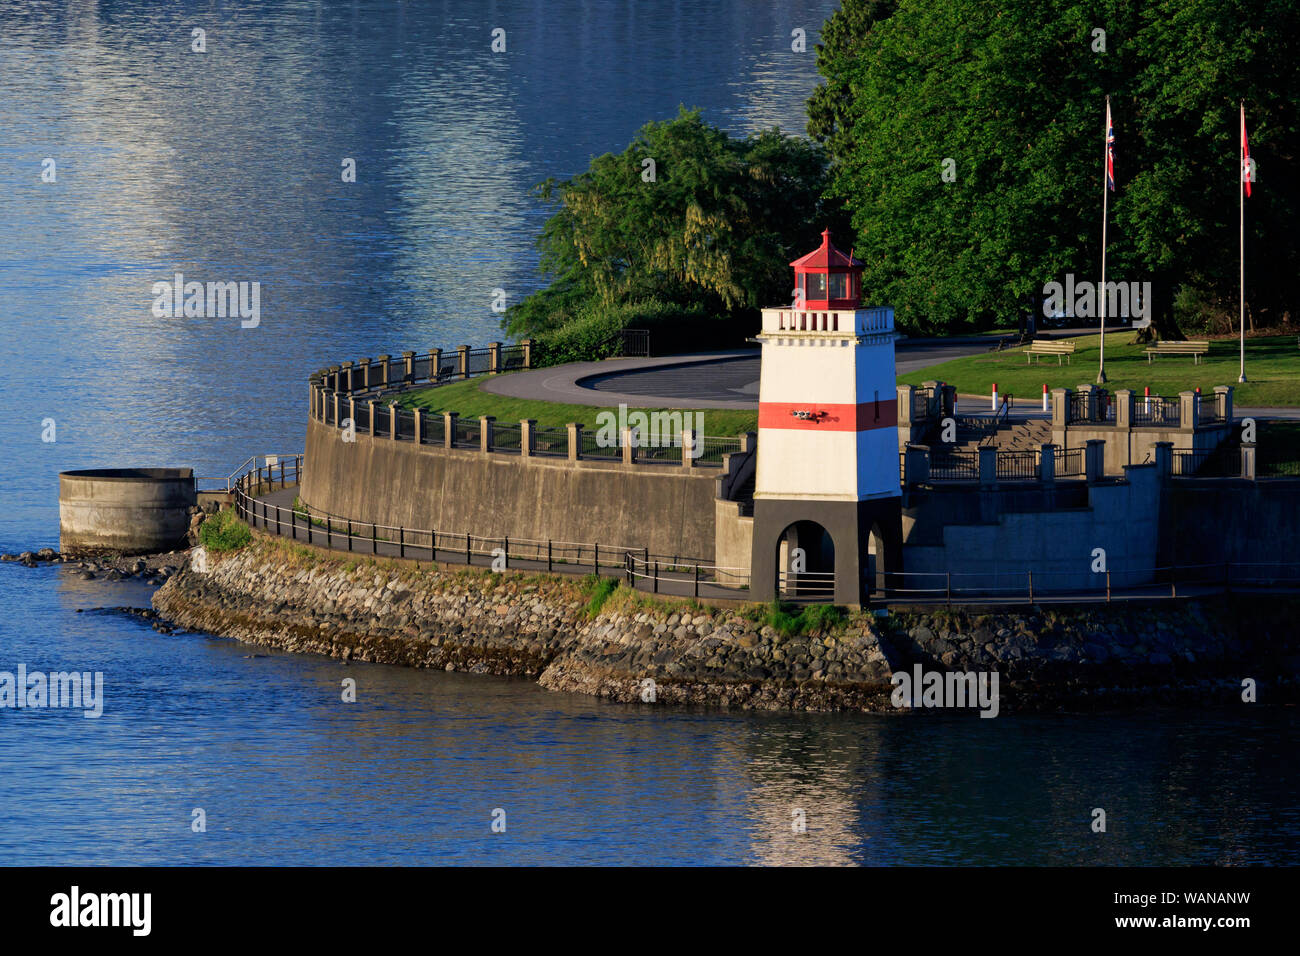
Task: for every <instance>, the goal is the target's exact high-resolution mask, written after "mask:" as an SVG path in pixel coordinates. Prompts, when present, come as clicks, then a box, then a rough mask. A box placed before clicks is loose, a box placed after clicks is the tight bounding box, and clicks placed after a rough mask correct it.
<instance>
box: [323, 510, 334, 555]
mask: <svg viewBox="0 0 1300 956" xmlns="http://www.w3.org/2000/svg"><path fill="white" fill-rule="evenodd" d="M325 547H327V548H332V547H334V519H333V518H331V517H330V516H329V515H326V516H325Z"/></svg>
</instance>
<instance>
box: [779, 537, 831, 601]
mask: <svg viewBox="0 0 1300 956" xmlns="http://www.w3.org/2000/svg"><path fill="white" fill-rule="evenodd" d="M777 552H778V553H777V558H776V593H777V595H778V596H779V597H781V598H783V599H800V598H804V599H809V598H810V599H813V600H821V601H830V600H832V599H833V598H834V596H835V541H834V539H833V538H832V537H831V534H830V532H829V531H827V530H826V529H825V528H823V527H822V526H821V525H819V524H818V523H817V522H815V521H796V522H795V523H794V524H792V525H790V526H789V527H788V528H786V529H785V531H784V532H782V534H781V537H780V539H779V540H778V541H777Z"/></svg>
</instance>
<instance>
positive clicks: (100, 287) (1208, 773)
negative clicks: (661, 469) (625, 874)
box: [0, 0, 1300, 864]
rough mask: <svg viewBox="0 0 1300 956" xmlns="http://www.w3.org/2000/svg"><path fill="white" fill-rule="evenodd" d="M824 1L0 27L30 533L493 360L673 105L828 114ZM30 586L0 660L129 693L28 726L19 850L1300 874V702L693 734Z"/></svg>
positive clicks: (20, 736) (13, 404) (12, 506)
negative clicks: (92, 499)
mask: <svg viewBox="0 0 1300 956" xmlns="http://www.w3.org/2000/svg"><path fill="white" fill-rule="evenodd" d="M833 7H834V4H833V3H831V2H808V3H797V2H742V0H719V2H712V3H706V2H702V0H701V2H686V0H678V2H663V3H659V2H656V3H636V4H634V3H614V2H611V3H593V2H576V0H547V2H541V0H537V2H531V3H529V2H521V0H514V2H498V3H492V4H478V3H468V2H465V3H417V2H406V3H399V2H381V0H375V2H367V3H315V2H313V3H307V2H296V3H294V2H287V3H270V2H259V0H253V2H244V3H239V4H192V5H186V4H156V3H146V2H117V3H93V2H71V3H67V4H31V5H26V4H6V5H3V6H0V178H2V179H3V185H4V188H3V189H2V190H0V331H2V332H3V334H2V335H0V350H2V351H3V355H4V359H5V369H6V374H5V375H4V376H3V377H0V401H2V402H3V407H4V409H5V413H4V414H3V415H0V442H3V448H4V452H5V453H4V456H3V459H0V550H4V551H15V550H20V549H23V548H30V547H38V546H41V545H54V544H56V543H57V536H58V511H57V503H56V499H57V478H56V476H57V473H58V472H59V471H60V470H61V469H65V468H73V467H93V466H105V465H127V464H139V465H150V466H157V465H171V464H174V465H190V466H193V467H195V468H196V469H197V470H198V472H199V473H200V474H205V475H207V474H213V475H215V474H224V473H226V472H227V471H229V470H230V468H231V467H233V466H234V465H236V464H238V463H239V461H241V460H242V459H244V458H245V457H247V456H248V455H250V454H253V453H260V452H267V451H286V450H297V449H299V448H301V444H302V434H303V431H304V423H305V412H304V408H303V403H304V398H305V380H306V376H307V374H308V373H309V372H310V371H312V370H314V369H316V368H318V367H320V366H322V365H324V364H330V363H333V362H336V361H338V360H340V359H342V358H349V357H360V356H365V355H376V354H379V353H381V352H385V351H387V352H392V353H397V352H400V351H401V350H403V349H405V348H413V349H425V348H428V347H430V346H435V345H436V346H444V347H446V346H454V345H458V344H460V343H462V342H466V343H472V344H478V343H482V342H485V341H490V340H491V339H494V338H497V337H499V336H500V332H499V329H498V326H497V323H496V316H495V315H494V314H493V313H492V312H491V310H490V303H491V293H492V290H493V289H494V288H503V289H505V290H506V291H507V294H508V295H509V296H511V297H518V296H521V295H523V294H526V293H527V292H528V291H530V290H531V289H533V288H535V287H536V286H537V284H538V283H539V281H540V279H539V277H538V276H537V274H536V259H537V256H536V250H535V249H534V247H533V245H532V242H533V239H534V237H535V236H536V234H537V231H538V229H539V227H540V225H541V223H542V222H543V220H544V218H545V215H546V210H545V209H544V208H543V207H541V206H540V205H539V204H538V203H537V201H536V200H535V199H534V197H533V195H532V192H531V189H532V187H533V186H534V184H536V183H537V182H538V181H540V180H542V179H544V178H546V177H548V176H568V175H571V174H573V173H575V172H578V171H580V170H581V169H583V168H584V167H585V166H586V164H587V161H588V160H589V158H590V157H592V156H593V155H597V154H600V153H603V152H607V151H611V150H621V149H622V148H624V146H625V145H626V144H627V142H628V141H629V139H630V138H631V137H632V135H633V134H634V132H635V130H636V129H637V128H638V127H639V126H640V125H641V124H642V123H643V122H645V121H646V120H648V119H653V118H666V117H669V116H671V115H672V114H673V113H674V112H675V111H676V109H677V106H678V104H679V103H681V104H685V105H688V106H696V105H698V106H701V107H703V108H704V109H705V114H706V116H707V117H708V118H709V119H710V120H712V121H714V122H716V123H719V124H722V125H724V126H726V127H727V128H729V129H731V130H732V131H735V132H748V131H751V130H754V129H757V128H760V127H763V126H767V125H773V124H779V125H781V126H783V127H785V128H787V129H802V127H803V118H802V104H803V100H804V98H805V97H806V96H807V93H808V90H809V89H810V88H811V85H812V84H813V83H814V82H815V68H814V59H813V54H812V53H811V52H809V53H807V54H804V55H799V54H795V53H793V52H791V50H790V33H791V30H792V29H795V28H799V27H802V28H804V29H806V30H807V31H808V36H809V46H810V50H811V45H812V43H813V42H814V41H815V39H816V33H817V29H818V27H819V25H820V23H821V22H822V20H823V19H824V18H825V16H826V15H827V14H828V13H829V12H830V10H831V9H833ZM495 27H501V28H503V29H505V30H506V31H507V52H506V53H504V54H499V55H494V54H492V53H491V52H490V49H489V44H490V41H491V36H490V33H491V30H492V29H493V28H495ZM195 28H201V29H204V30H205V33H206V36H205V39H206V43H207V52H206V53H203V54H196V53H192V52H190V42H191V30H192V29H195ZM46 158H52V159H54V160H55V163H56V170H57V182H56V183H43V182H42V181H41V176H40V174H41V169H42V161H43V160H44V159H46ZM345 158H352V159H355V161H356V164H357V170H358V181H357V182H356V183H355V184H348V183H344V182H342V181H341V178H340V175H339V173H340V164H341V162H342V161H343V159H345ZM176 272H181V273H184V274H185V276H186V277H187V278H188V279H198V280H200V281H206V280H249V281H254V280H255V281H258V282H260V283H261V324H260V325H259V326H258V327H257V328H256V329H241V328H240V327H239V322H238V320H237V319H224V320H223V319H179V320H178V319H156V318H154V317H153V316H152V315H151V313H150V305H151V303H152V300H153V297H152V294H151V286H152V284H153V283H154V282H155V281H159V280H167V279H170V277H171V276H172V275H173V274H174V273H176ZM51 419H52V420H53V423H54V427H55V429H56V432H55V435H56V437H57V441H55V442H44V441H42V440H41V438H42V432H43V431H46V430H47V429H48V420H51ZM0 599H3V613H2V614H0V670H12V669H14V668H16V666H17V665H18V664H19V663H20V662H21V663H25V664H26V665H27V667H28V668H29V669H32V670H37V669H41V670H59V669H64V668H76V669H78V670H89V671H102V672H103V673H104V675H105V682H106V687H105V696H106V702H105V712H104V716H103V717H102V718H100V719H98V720H87V719H84V718H83V717H81V716H80V715H79V714H77V713H72V712H67V711H58V710H44V711H30V710H24V711H14V710H0V862H5V863H145V864H148V863H185V862H198V863H300V864H317V863H408V864H420V863H437V862H493V863H559V862H599V863H656V864H662V863H695V862H705V863H716V862H737V863H743V862H773V863H778V862H801V863H803V862H818V863H872V864H885V863H909V864H910V863H959V862H967V863H1004V862H1028V863H1082V862H1103V863H1119V862H1124V863H1137V864H1145V863H1178V862H1218V863H1231V864H1242V863H1252V862H1274V863H1277V862H1291V863H1294V862H1296V859H1297V851H1296V849H1295V846H1296V834H1297V832H1298V831H1300V821H1298V820H1297V810H1296V807H1297V804H1298V802H1300V801H1297V794H1296V783H1295V776H1294V771H1293V769H1292V763H1293V760H1294V754H1295V749H1296V748H1295V743H1296V720H1295V717H1294V715H1293V714H1292V713H1291V712H1289V711H1277V710H1268V709H1263V708H1259V709H1249V710H1245V711H1243V712H1241V713H1237V712H1231V713H1228V712H1210V713H1202V712H1195V711H1159V710H1153V711H1150V712H1146V713H1143V714H1140V715H1130V716H1108V717H1081V716H1060V717H1032V718H1028V717H1016V716H1003V717H1000V718H999V719H997V720H979V719H959V718H943V719H928V718H927V719H912V718H908V719H899V718H881V717H868V716H810V715H771V714H720V713H705V712H687V711H679V710H669V709H665V708H655V707H652V706H649V705H642V706H618V705H611V704H606V703H602V702H599V701H595V700H590V699H587V698H583V697H574V696H565V695H557V694H552V693H549V692H546V691H543V690H541V689H539V688H537V687H536V686H534V685H532V684H531V683H529V682H526V681H505V680H498V679H493V678H485V677H470V676H457V675H450V674H443V673H426V672H413V671H406V670H402V669H399V668H390V667H381V666H370V665H350V666H349V665H343V664H341V663H338V662H333V661H326V660H322V659H317V658H310V657H295V656H288V655H280V654H268V653H265V652H261V651H254V650H253V649H251V648H249V647H245V646H243V645H240V644H237V643H235V642H232V641H227V640H222V639H217V638H208V637H203V636H198V635H177V636H163V635H160V634H157V633H155V632H154V631H152V630H151V629H150V628H149V627H148V626H147V625H146V624H142V623H140V622H139V621H138V620H136V619H133V618H129V617H124V616H121V615H116V614H107V613H99V612H92V611H86V612H85V613H78V611H79V610H82V609H93V608H96V607H101V606H115V605H134V606H144V605H146V604H147V603H148V591H147V589H146V588H144V587H143V586H141V585H139V584H136V583H109V582H103V581H98V580H97V581H89V582H86V581H80V580H75V579H73V578H71V577H70V576H68V575H66V574H64V573H63V572H61V571H59V570H57V569H52V568H47V569H39V570H28V569H25V568H21V567H17V566H14V565H11V564H5V565H0ZM344 677H353V678H355V679H356V680H357V681H358V685H359V700H358V702H357V703H356V704H354V705H343V704H342V703H341V702H340V699H339V688H340V681H341V680H342V679H343V678H344ZM1097 806H1100V807H1104V808H1106V810H1107V812H1108V814H1109V832H1108V833H1107V834H1105V835H1104V836H1100V835H1096V834H1092V833H1091V832H1090V831H1089V829H1088V824H1089V821H1090V819H1091V817H1090V813H1091V810H1092V808H1093V807H1097ZM195 808H202V809H203V810H204V811H205V812H206V815H207V832H206V833H204V834H194V833H192V832H191V830H190V821H191V815H192V813H193V810H194V809H195ZM496 808H502V809H504V810H505V811H506V818H507V832H506V833H505V834H493V833H491V831H490V822H491V814H492V811H493V810H494V809H496ZM796 809H798V810H802V811H804V813H805V814H806V817H807V827H808V832H807V833H806V834H802V835H796V834H794V833H792V827H791V823H792V819H793V813H794V811H795V810H796Z"/></svg>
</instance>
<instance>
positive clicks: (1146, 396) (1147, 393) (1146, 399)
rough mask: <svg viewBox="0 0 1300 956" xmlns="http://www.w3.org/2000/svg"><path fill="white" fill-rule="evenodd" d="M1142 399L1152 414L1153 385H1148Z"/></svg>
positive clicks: (1148, 412) (1148, 411)
mask: <svg viewBox="0 0 1300 956" xmlns="http://www.w3.org/2000/svg"><path fill="white" fill-rule="evenodd" d="M1142 401H1143V403H1144V404H1145V405H1146V411H1147V414H1148V415H1150V414H1151V386H1150V385H1148V386H1147V387H1146V389H1145V390H1143V393H1142Z"/></svg>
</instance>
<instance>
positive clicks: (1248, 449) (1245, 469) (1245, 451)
mask: <svg viewBox="0 0 1300 956" xmlns="http://www.w3.org/2000/svg"><path fill="white" fill-rule="evenodd" d="M1228 401H1229V402H1231V401H1232V398H1231V396H1229V398H1228ZM1241 477H1243V478H1249V479H1250V480H1251V481H1254V480H1255V446H1254V445H1247V444H1243V445H1242V446H1241Z"/></svg>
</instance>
